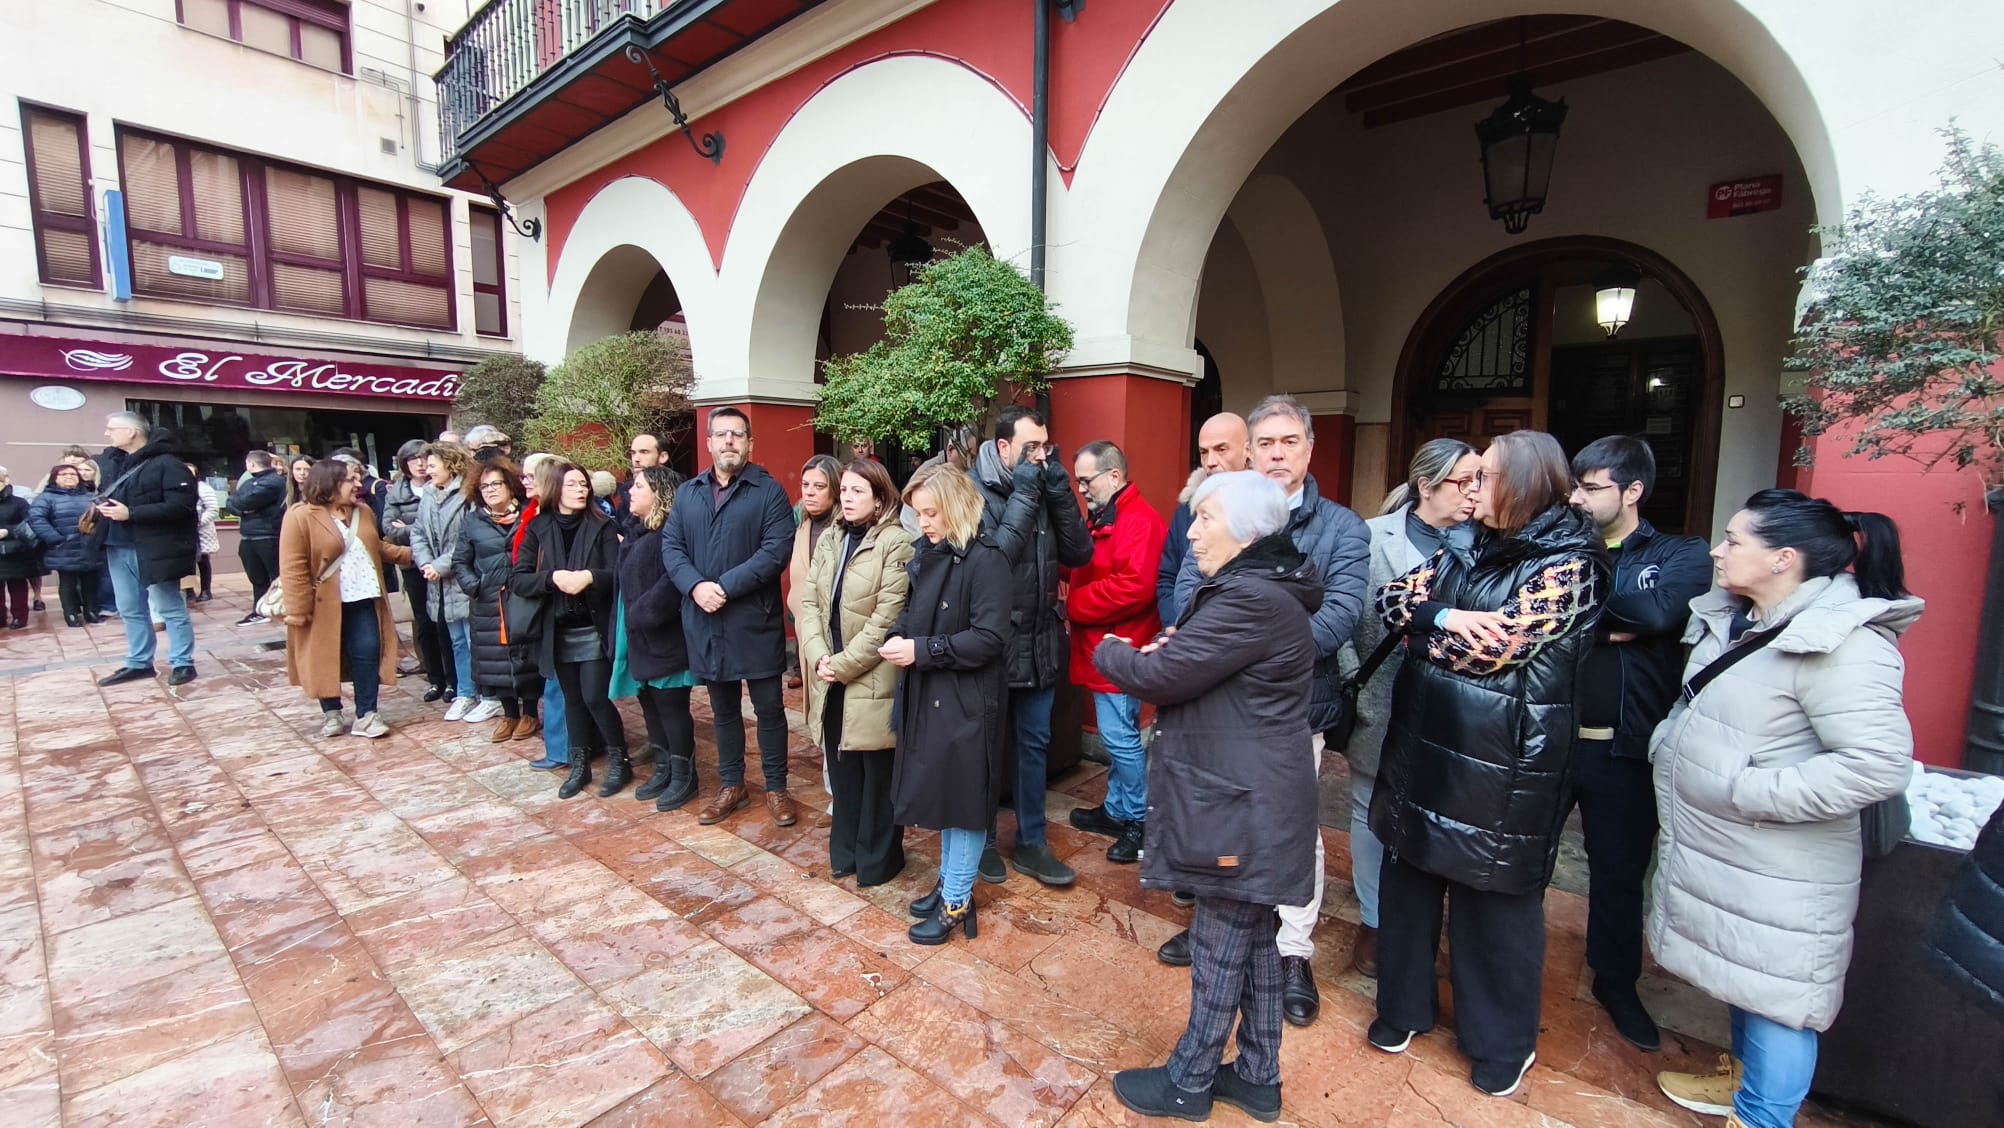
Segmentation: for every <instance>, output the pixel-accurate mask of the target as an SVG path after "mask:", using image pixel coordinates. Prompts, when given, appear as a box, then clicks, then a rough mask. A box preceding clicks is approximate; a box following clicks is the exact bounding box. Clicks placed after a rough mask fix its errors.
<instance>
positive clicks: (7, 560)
mask: <svg viewBox="0 0 2004 1128" xmlns="http://www.w3.org/2000/svg"><path fill="white" fill-rule="evenodd" d="M41 574H42V542H41V541H40V540H38V539H36V537H35V530H34V529H32V528H30V527H29V525H28V502H27V500H26V499H24V498H22V497H21V496H20V495H18V494H16V493H15V492H14V483H13V481H12V480H11V479H9V478H8V476H7V469H6V467H4V466H0V582H4V587H5V590H6V612H7V617H6V618H5V619H4V620H0V621H4V622H5V623H6V625H7V626H9V627H11V628H13V629H14V630H17V631H18V630H21V629H22V628H24V627H26V626H27V625H28V581H29V580H31V579H33V578H35V577H36V576H39V575H41Z"/></svg>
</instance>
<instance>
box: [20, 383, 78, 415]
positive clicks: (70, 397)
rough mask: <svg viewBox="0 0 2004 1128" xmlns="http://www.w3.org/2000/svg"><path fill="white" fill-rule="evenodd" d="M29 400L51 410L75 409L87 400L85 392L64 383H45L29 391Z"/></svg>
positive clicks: (37, 405)
mask: <svg viewBox="0 0 2004 1128" xmlns="http://www.w3.org/2000/svg"><path fill="white" fill-rule="evenodd" d="M28 402H30V403H32V404H34V405H35V406H36V407H44V408H47V409H49V410H50V411H75V410H76V409H77V408H79V407H82V406H83V405H84V403H85V402H86V400H85V398H84V394H83V393H82V392H79V391H77V390H76V389H75V388H71V387H66V386H64V385H62V384H43V385H42V386H41V387H39V388H36V389H35V390H34V391H32V392H29V393H28Z"/></svg>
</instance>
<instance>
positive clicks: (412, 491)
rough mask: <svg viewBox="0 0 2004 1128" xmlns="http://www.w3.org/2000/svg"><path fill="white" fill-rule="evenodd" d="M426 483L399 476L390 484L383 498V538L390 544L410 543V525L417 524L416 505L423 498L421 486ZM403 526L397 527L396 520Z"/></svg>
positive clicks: (407, 544)
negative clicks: (387, 494) (387, 492)
mask: <svg viewBox="0 0 2004 1128" xmlns="http://www.w3.org/2000/svg"><path fill="white" fill-rule="evenodd" d="M426 484H427V483H422V482H414V481H412V480H411V479H409V478H407V477H402V476H399V477H398V478H397V480H396V481H395V482H394V483H393V484H392V485H391V486H390V493H389V496H388V497H385V498H384V499H383V539H384V540H386V541H389V542H390V543H391V544H401V545H404V546H406V547H408V546H409V545H410V543H411V526H413V525H416V524H417V515H418V505H419V503H421V502H422V501H423V500H424V495H423V492H422V487H423V486H424V485H426ZM399 521H401V522H403V528H401V529H400V528H397V527H396V525H397V522H399Z"/></svg>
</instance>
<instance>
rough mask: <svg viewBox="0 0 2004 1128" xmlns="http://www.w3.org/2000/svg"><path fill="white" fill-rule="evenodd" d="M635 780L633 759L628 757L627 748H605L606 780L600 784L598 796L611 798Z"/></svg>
mask: <svg viewBox="0 0 2004 1128" xmlns="http://www.w3.org/2000/svg"><path fill="white" fill-rule="evenodd" d="M632 782H633V761H631V760H628V759H627V758H626V749H624V748H608V749H606V750H605V782H604V783H602V784H600V785H599V788H598V797H599V798H600V799H610V798H612V797H613V796H615V795H617V794H619V792H620V789H621V788H623V787H625V786H626V785H627V784H629V783H632Z"/></svg>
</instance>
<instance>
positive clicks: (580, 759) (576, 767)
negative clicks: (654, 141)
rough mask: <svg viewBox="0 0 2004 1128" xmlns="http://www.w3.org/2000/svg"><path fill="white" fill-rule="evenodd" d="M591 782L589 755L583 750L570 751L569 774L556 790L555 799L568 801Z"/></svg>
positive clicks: (574, 749)
mask: <svg viewBox="0 0 2004 1128" xmlns="http://www.w3.org/2000/svg"><path fill="white" fill-rule="evenodd" d="M590 782H591V753H590V752H589V751H587V750H586V749H583V748H573V749H571V774H570V775H568V776H565V777H564V782H563V784H562V785H561V786H559V787H558V788H557V798H559V799H569V798H570V797H571V796H573V795H576V794H577V793H578V792H580V791H583V790H584V789H585V784H587V783H590Z"/></svg>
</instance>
